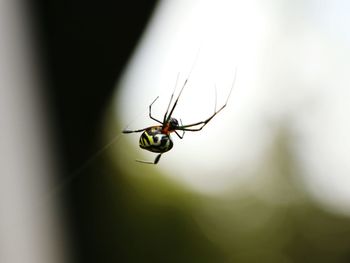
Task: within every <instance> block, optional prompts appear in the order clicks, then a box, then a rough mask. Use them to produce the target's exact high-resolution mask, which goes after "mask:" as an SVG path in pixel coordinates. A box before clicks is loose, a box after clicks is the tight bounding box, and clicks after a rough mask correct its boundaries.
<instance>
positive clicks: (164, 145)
mask: <svg viewBox="0 0 350 263" xmlns="http://www.w3.org/2000/svg"><path fill="white" fill-rule="evenodd" d="M140 147H141V148H142V149H145V150H148V151H151V152H155V153H164V152H167V151H169V150H171V148H173V141H172V140H171V138H170V135H168V134H164V133H162V126H153V127H150V128H147V129H146V130H145V131H144V132H143V133H142V134H141V136H140Z"/></svg>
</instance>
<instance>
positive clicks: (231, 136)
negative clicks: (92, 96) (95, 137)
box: [116, 0, 350, 212]
mask: <svg viewBox="0 0 350 263" xmlns="http://www.w3.org/2000/svg"><path fill="white" fill-rule="evenodd" d="M349 12H350V4H349V2H347V1H340V0H339V1H322V4H320V1H314V0H309V1H292V0H291V1H287V0H285V1H277V0H276V1H272V0H270V1H264V2H262V1H258V0H248V1H233V0H232V1H209V0H208V1H204V0H202V1H195V0H192V1H188V0H182V1H171V0H169V1H162V2H161V3H160V5H159V7H158V8H157V10H156V12H155V14H154V17H153V18H152V20H151V22H150V24H149V25H148V28H147V30H146V31H145V33H144V35H143V38H142V40H141V41H140V43H139V46H138V48H137V50H136V52H135V54H134V56H133V58H132V60H131V61H130V64H129V65H128V67H127V68H126V71H125V75H124V77H123V78H122V80H121V82H120V83H119V84H118V85H121V91H120V93H118V94H117V95H118V96H117V97H116V111H117V112H120V113H121V114H120V115H119V117H120V120H121V123H122V125H124V126H128V128H130V129H133V128H135V129H139V128H143V127H147V126H149V125H153V124H154V122H153V121H152V120H150V119H148V112H147V111H148V105H149V104H150V103H151V102H152V101H153V99H154V98H155V97H156V96H158V95H159V96H160V98H159V100H158V101H157V102H156V104H155V105H154V111H153V112H154V115H156V116H158V118H159V119H162V117H163V114H164V112H165V109H166V106H167V103H168V101H169V97H170V95H171V93H172V91H173V89H174V86H175V81H176V76H177V74H178V73H180V80H179V84H182V83H183V81H184V79H185V78H186V77H187V76H188V74H189V73H190V69H191V67H192V65H194V69H193V71H192V73H191V74H190V79H189V83H188V86H187V87H186V89H185V90H184V92H183V94H182V97H181V99H180V101H179V104H178V107H177V108H176V110H175V112H174V114H173V116H174V117H175V118H178V119H179V118H181V119H182V122H183V123H184V124H188V123H192V122H196V121H200V120H204V119H205V118H206V117H208V116H209V115H210V114H212V112H213V107H214V104H215V87H216V89H217V95H218V101H217V104H218V107H219V106H221V105H222V104H223V103H224V101H225V99H226V96H227V94H228V92H229V90H230V88H231V85H232V81H233V79H234V71H235V68H236V67H237V68H238V74H237V81H236V85H235V87H234V90H233V93H232V96H231V98H230V100H229V103H228V106H227V107H226V108H225V109H224V111H222V112H221V113H220V114H219V115H218V116H216V117H215V118H214V119H213V120H212V122H211V123H209V124H208V125H207V126H206V127H205V128H204V129H203V130H202V131H201V132H196V133H190V132H187V133H186V135H185V138H184V139H183V140H180V139H178V138H177V136H176V135H175V136H173V140H174V148H173V149H172V150H171V151H170V152H168V153H166V154H164V155H163V156H162V159H161V160H160V163H159V164H158V165H157V167H155V169H162V170H164V171H166V173H165V174H167V176H169V177H171V178H173V179H175V180H179V181H181V182H183V183H186V184H188V185H189V186H191V187H193V188H194V189H196V190H199V191H204V192H210V193H215V192H220V191H222V190H224V189H225V188H226V187H227V186H229V185H232V184H235V183H237V182H238V181H239V180H249V178H245V179H242V178H236V177H235V178H232V171H235V170H240V171H242V170H243V171H244V170H249V169H251V167H252V165H254V164H255V163H259V160H262V158H263V157H264V154H266V151H267V149H268V147H269V145H270V143H271V142H272V141H273V138H274V136H275V135H276V134H275V132H276V129H277V127H278V126H279V125H280V124H286V123H288V124H289V127H290V128H291V129H292V132H293V135H294V138H297V139H296V140H295V144H293V149H294V151H295V152H294V153H295V155H296V156H297V158H298V160H299V161H300V164H301V169H302V170H303V172H304V174H305V176H306V177H305V178H304V180H305V181H306V182H307V184H308V185H309V187H310V191H311V192H312V193H313V194H314V195H315V196H316V197H317V198H319V199H320V200H321V201H323V202H324V203H326V204H328V205H329V206H330V207H334V208H336V209H340V210H342V211H343V212H348V211H350V189H349V188H350V160H349V158H350V140H349V138H348V137H349V134H350V121H349V115H350V103H349V98H350V96H349V95H350V89H349V81H350V74H349V73H348V69H349V68H350V49H349V48H348V47H349V44H350V43H349V42H350V30H349V27H348V25H349V24H350V17H349V15H348V14H349ZM179 88H180V85H178V89H179ZM139 135H140V134H135V135H127V136H125V139H127V140H130V142H131V143H132V144H131V145H135V147H138V138H139ZM140 152H142V154H143V159H144V160H149V161H152V160H153V159H154V158H155V154H152V153H151V152H148V151H143V150H141V149H140ZM213 174H214V175H215V176H213ZM238 179H239V180H238ZM237 180H238V181H237Z"/></svg>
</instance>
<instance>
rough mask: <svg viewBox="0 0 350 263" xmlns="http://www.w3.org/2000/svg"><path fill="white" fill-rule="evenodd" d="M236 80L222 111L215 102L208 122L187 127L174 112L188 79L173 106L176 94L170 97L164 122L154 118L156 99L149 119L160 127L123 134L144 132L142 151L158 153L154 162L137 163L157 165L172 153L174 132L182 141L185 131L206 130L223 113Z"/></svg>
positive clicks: (124, 131)
mask: <svg viewBox="0 0 350 263" xmlns="http://www.w3.org/2000/svg"><path fill="white" fill-rule="evenodd" d="M235 80H236V74H235V78H234V80H233V83H232V87H231V89H230V92H229V94H228V96H227V99H226V102H225V104H224V105H222V106H221V108H220V109H218V110H217V109H216V102H215V109H214V113H213V114H212V115H211V116H209V117H208V118H207V119H206V120H204V121H198V122H195V123H192V124H187V125H183V124H182V122H181V120H180V122H179V121H178V120H177V119H175V118H173V117H172V115H173V112H174V110H175V108H176V105H177V102H178V101H179V98H180V96H181V93H182V91H183V90H184V88H185V86H186V84H187V81H188V78H187V79H186V80H185V82H184V84H183V86H182V88H181V90H180V92H179V95H178V96H177V98H176V100H175V101H174V104H173V105H172V107H170V106H171V103H172V101H173V98H174V93H175V90H174V92H173V93H172V94H171V97H170V101H169V104H168V107H167V110H166V112H165V114H164V117H163V121H160V120H158V119H156V118H154V117H153V116H152V105H153V104H154V103H155V102H156V100H157V99H158V98H159V96H158V97H156V98H155V100H154V101H153V102H152V103H151V104H150V105H149V106H148V109H149V117H150V118H151V119H152V120H154V121H156V122H158V123H159V124H160V125H155V126H151V127H147V128H143V129H139V130H127V129H125V130H123V131H122V132H123V133H135V132H142V134H141V136H140V141H139V145H140V147H141V148H142V149H145V150H148V151H151V152H154V153H158V155H157V156H156V158H155V159H154V161H153V162H150V161H142V160H136V161H137V162H141V163H146V164H157V163H158V162H159V160H160V157H161V156H162V154H163V153H165V152H168V151H170V150H171V149H172V148H173V145H174V143H173V141H172V139H171V137H170V134H171V133H172V132H174V133H175V134H176V135H177V136H178V137H179V138H180V139H183V137H184V135H185V131H191V132H196V131H200V130H202V129H203V128H204V126H205V125H207V124H208V123H209V122H210V121H211V120H212V119H213V118H214V117H215V116H216V115H217V114H218V113H219V112H220V111H222V110H223V109H224V108H225V107H226V105H227V102H228V100H229V98H230V95H231V92H232V89H233V86H234V83H235ZM178 131H182V133H181V134H180V133H179V132H178Z"/></svg>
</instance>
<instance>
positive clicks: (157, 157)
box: [135, 153, 162, 164]
mask: <svg viewBox="0 0 350 263" xmlns="http://www.w3.org/2000/svg"><path fill="white" fill-rule="evenodd" d="M161 156H162V154H161V153H160V154H158V155H157V156H156V158H155V159H154V161H153V162H149V161H142V160H135V161H136V162H139V163H146V164H157V163H158V162H159V159H160V157H161Z"/></svg>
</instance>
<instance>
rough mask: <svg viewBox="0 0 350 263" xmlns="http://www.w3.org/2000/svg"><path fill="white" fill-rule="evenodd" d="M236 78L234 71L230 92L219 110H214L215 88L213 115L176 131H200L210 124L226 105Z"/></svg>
mask: <svg viewBox="0 0 350 263" xmlns="http://www.w3.org/2000/svg"><path fill="white" fill-rule="evenodd" d="M236 76H237V69H236V70H235V77H234V79H233V82H232V86H231V89H230V92H229V94H228V96H227V99H226V102H225V104H224V105H222V106H221V108H220V109H219V110H216V96H217V95H216V88H215V109H214V114H213V115H211V116H210V117H209V118H208V119H206V120H204V121H199V122H196V123H192V124H187V125H182V124H181V126H179V127H177V128H176V130H181V131H200V130H202V129H203V128H204V126H205V125H207V124H208V122H210V121H211V120H212V119H213V118H214V117H215V116H216V114H218V113H219V112H220V111H222V110H223V109H224V108H225V107H226V105H227V102H228V100H229V98H230V96H231V93H232V90H233V87H234V85H235V82H236ZM198 125H202V126H200V127H199V128H191V127H194V126H198Z"/></svg>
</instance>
